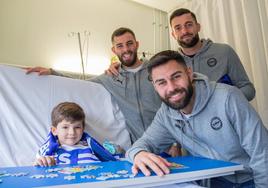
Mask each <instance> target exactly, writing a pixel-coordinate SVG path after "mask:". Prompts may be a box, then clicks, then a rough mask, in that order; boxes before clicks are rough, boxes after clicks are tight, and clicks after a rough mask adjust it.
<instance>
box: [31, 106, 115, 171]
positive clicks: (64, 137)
mask: <svg viewBox="0 0 268 188" xmlns="http://www.w3.org/2000/svg"><path fill="white" fill-rule="evenodd" d="M51 120H52V127H51V131H50V133H49V135H48V138H47V140H46V142H45V143H44V144H43V145H42V146H41V148H40V149H39V151H38V153H37V156H36V160H35V162H34V165H36V166H38V165H39V166H52V165H56V164H81V163H89V162H100V161H115V160H116V158H115V157H114V156H113V155H112V154H111V153H109V152H108V151H107V150H105V148H104V147H103V146H101V145H100V144H99V143H98V142H97V141H96V140H95V139H94V138H92V137H91V136H90V135H89V134H87V133H85V132H84V128H85V113H84V111H83V109H82V108H81V107H80V106H79V105H77V104H76V103H72V102H63V103H60V104H58V105H57V106H56V107H55V108H54V109H53V110H52V114H51Z"/></svg>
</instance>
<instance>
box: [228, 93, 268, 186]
mask: <svg viewBox="0 0 268 188" xmlns="http://www.w3.org/2000/svg"><path fill="white" fill-rule="evenodd" d="M226 111H227V112H226V113H227V114H228V117H229V120H230V121H231V122H232V124H233V126H234V129H235V131H236V133H237V135H238V137H239V141H240V144H241V147H242V148H243V149H244V150H245V151H246V153H247V154H248V155H249V156H250V161H249V167H250V168H251V169H252V170H253V176H254V182H255V185H256V187H263V188H264V187H268V176H267V174H268V131H267V129H266V128H265V127H264V125H263V123H262V121H261V119H260V117H259V115H258V114H257V112H256V111H255V110H254V108H253V107H252V106H251V105H250V104H249V102H248V101H247V100H246V98H245V97H244V96H243V95H242V93H241V92H239V91H238V90H237V89H236V88H233V92H231V93H230V95H229V97H228V100H227V102H226Z"/></svg>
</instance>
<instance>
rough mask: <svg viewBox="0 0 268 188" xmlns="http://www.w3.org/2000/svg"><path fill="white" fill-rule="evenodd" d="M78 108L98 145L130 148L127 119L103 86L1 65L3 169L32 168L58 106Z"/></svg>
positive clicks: (0, 158)
mask: <svg viewBox="0 0 268 188" xmlns="http://www.w3.org/2000/svg"><path fill="white" fill-rule="evenodd" d="M64 101H71V102H76V103H78V104H79V105H80V106H81V107H82V108H83V109H84V111H85V114H86V129H85V130H86V131H87V132H88V133H89V134H91V135H92V136H93V137H94V138H96V139H97V140H98V141H99V142H100V143H102V142H104V141H105V140H109V141H112V142H114V143H115V144H118V145H120V146H121V147H123V148H124V149H127V148H129V147H130V138H129V134H128V132H127V130H126V128H125V119H124V117H123V115H122V113H121V111H120V109H119V108H118V106H117V104H116V103H115V102H114V101H113V100H112V98H111V96H110V94H109V93H108V91H106V90H105V89H104V87H102V85H99V84H96V83H92V82H89V81H84V80H78V79H71V78H65V77H58V76H52V75H51V76H38V75H37V74H36V73H32V74H29V75H26V74H25V70H23V69H21V68H18V67H11V66H6V65H0V167H7V166H9V167H10V166H28V165H31V164H32V162H33V161H34V158H35V155H36V152H37V150H38V148H39V146H40V145H41V144H42V143H43V142H44V140H45V139H46V136H47V134H48V131H49V129H50V125H51V120H50V114H51V111H52V109H53V107H54V106H56V105H57V104H58V103H60V102H64Z"/></svg>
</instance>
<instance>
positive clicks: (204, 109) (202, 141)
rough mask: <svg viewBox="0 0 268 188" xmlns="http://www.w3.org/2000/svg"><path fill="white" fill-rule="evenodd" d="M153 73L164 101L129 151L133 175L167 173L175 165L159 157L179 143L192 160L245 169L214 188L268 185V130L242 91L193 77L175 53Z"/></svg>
mask: <svg viewBox="0 0 268 188" xmlns="http://www.w3.org/2000/svg"><path fill="white" fill-rule="evenodd" d="M148 72H149V78H150V80H151V82H152V84H153V85H154V88H155V90H156V91H157V93H158V94H159V96H160V97H161V99H162V101H163V103H162V105H161V107H160V109H159V110H158V112H157V114H156V116H155V118H154V120H153V122H152V124H151V125H150V126H149V127H148V129H147V130H146V132H145V133H144V134H143V136H142V137H141V138H140V139H139V140H138V141H136V142H135V143H134V144H133V146H132V147H131V148H130V149H129V150H128V151H127V153H126V156H127V157H128V159H129V160H130V161H132V162H133V167H132V172H133V173H134V174H136V173H137V172H138V170H141V171H142V172H143V173H144V174H145V175H150V174H151V172H150V170H149V169H152V170H153V171H154V172H155V173H156V174H157V175H160V176H162V175H164V174H168V173H169V168H168V167H169V166H170V163H169V162H167V161H166V160H165V159H163V158H161V157H159V156H157V155H156V154H158V153H160V152H161V151H162V150H163V149H164V148H166V146H167V145H169V144H170V143H173V142H178V143H180V144H181V145H182V147H183V148H185V149H186V150H187V151H188V152H189V153H190V154H191V155H193V156H203V157H207V158H211V159H218V160H225V161H231V162H235V163H240V164H243V165H244V170H243V171H238V172H236V173H235V174H234V175H229V176H224V177H222V178H213V179H212V180H211V187H217V188H221V187H234V186H235V187H254V185H255V187H259V188H266V187H268V176H267V173H268V132H267V129H266V128H265V127H264V125H263V123H262V120H261V119H260V117H259V115H258V114H257V112H256V111H255V110H254V108H253V107H252V106H251V105H250V104H249V102H248V101H247V99H246V98H245V96H244V95H243V94H242V92H241V90H239V89H237V88H236V87H233V86H229V85H226V84H222V83H216V82H210V81H209V80H208V78H207V77H206V76H205V75H202V74H200V73H193V72H192V70H191V68H189V67H187V65H186V62H185V60H184V58H183V57H182V56H181V55H180V53H178V52H175V51H163V52H160V53H158V54H156V55H155V56H154V57H152V58H151V60H150V62H149V65H148ZM151 152H152V153H151ZM154 153H155V154H154Z"/></svg>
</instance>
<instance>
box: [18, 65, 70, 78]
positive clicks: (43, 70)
mask: <svg viewBox="0 0 268 188" xmlns="http://www.w3.org/2000/svg"><path fill="white" fill-rule="evenodd" d="M23 69H25V70H26V74H30V73H33V72H36V73H37V74H38V75H39V76H42V75H55V76H63V77H70V76H68V75H65V74H63V73H60V72H57V71H55V70H54V69H52V68H45V67H27V68H23Z"/></svg>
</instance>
